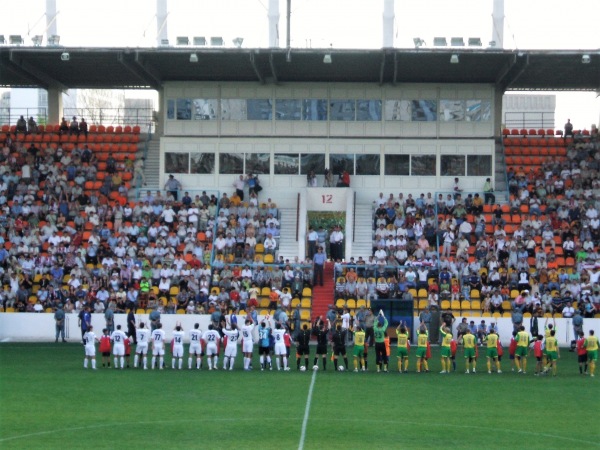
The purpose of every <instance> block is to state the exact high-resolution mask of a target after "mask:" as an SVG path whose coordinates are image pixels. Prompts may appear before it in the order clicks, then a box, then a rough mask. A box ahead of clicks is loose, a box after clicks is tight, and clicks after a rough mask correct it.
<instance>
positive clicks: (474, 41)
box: [469, 37, 481, 47]
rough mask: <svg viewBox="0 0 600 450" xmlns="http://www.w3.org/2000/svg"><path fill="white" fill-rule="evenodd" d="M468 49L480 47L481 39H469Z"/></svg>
mask: <svg viewBox="0 0 600 450" xmlns="http://www.w3.org/2000/svg"><path fill="white" fill-rule="evenodd" d="M469 47H481V38H472V37H471V38H469Z"/></svg>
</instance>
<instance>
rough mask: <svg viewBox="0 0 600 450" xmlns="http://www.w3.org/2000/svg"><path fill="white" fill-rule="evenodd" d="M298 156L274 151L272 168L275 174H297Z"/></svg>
mask: <svg viewBox="0 0 600 450" xmlns="http://www.w3.org/2000/svg"><path fill="white" fill-rule="evenodd" d="M299 167H300V157H299V156H298V155H297V154H287V153H275V154H274V155H273V169H274V171H275V175H298V168H299Z"/></svg>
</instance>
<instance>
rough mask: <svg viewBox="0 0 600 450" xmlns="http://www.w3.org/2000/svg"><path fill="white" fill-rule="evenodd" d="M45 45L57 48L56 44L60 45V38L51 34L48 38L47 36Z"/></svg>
mask: <svg viewBox="0 0 600 450" xmlns="http://www.w3.org/2000/svg"><path fill="white" fill-rule="evenodd" d="M46 44H47V45H49V46H57V45H58V44H60V36H59V35H58V34H51V35H50V36H48V39H47V40H46Z"/></svg>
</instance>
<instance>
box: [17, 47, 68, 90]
mask: <svg viewBox="0 0 600 450" xmlns="http://www.w3.org/2000/svg"><path fill="white" fill-rule="evenodd" d="M8 59H9V62H10V64H11V66H12V68H13V69H15V70H16V71H18V72H20V73H22V74H24V75H25V76H26V78H31V79H33V80H34V81H36V82H38V83H39V85H40V86H41V87H43V88H44V89H48V88H56V89H60V90H61V91H66V90H67V87H66V86H65V85H64V84H62V83H61V82H59V81H57V80H55V79H54V78H52V77H50V76H48V74H46V73H44V72H43V71H42V70H40V69H38V68H37V67H34V66H32V65H31V64H29V63H28V62H27V61H24V60H23V59H22V58H19V57H18V56H17V54H16V53H15V52H14V51H11V52H10V54H9V57H8Z"/></svg>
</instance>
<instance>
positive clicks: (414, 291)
mask: <svg viewBox="0 0 600 450" xmlns="http://www.w3.org/2000/svg"><path fill="white" fill-rule="evenodd" d="M408 292H409V293H410V295H412V296H413V298H417V297H418V295H417V290H416V289H415V288H410V289H409V290H408Z"/></svg>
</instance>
